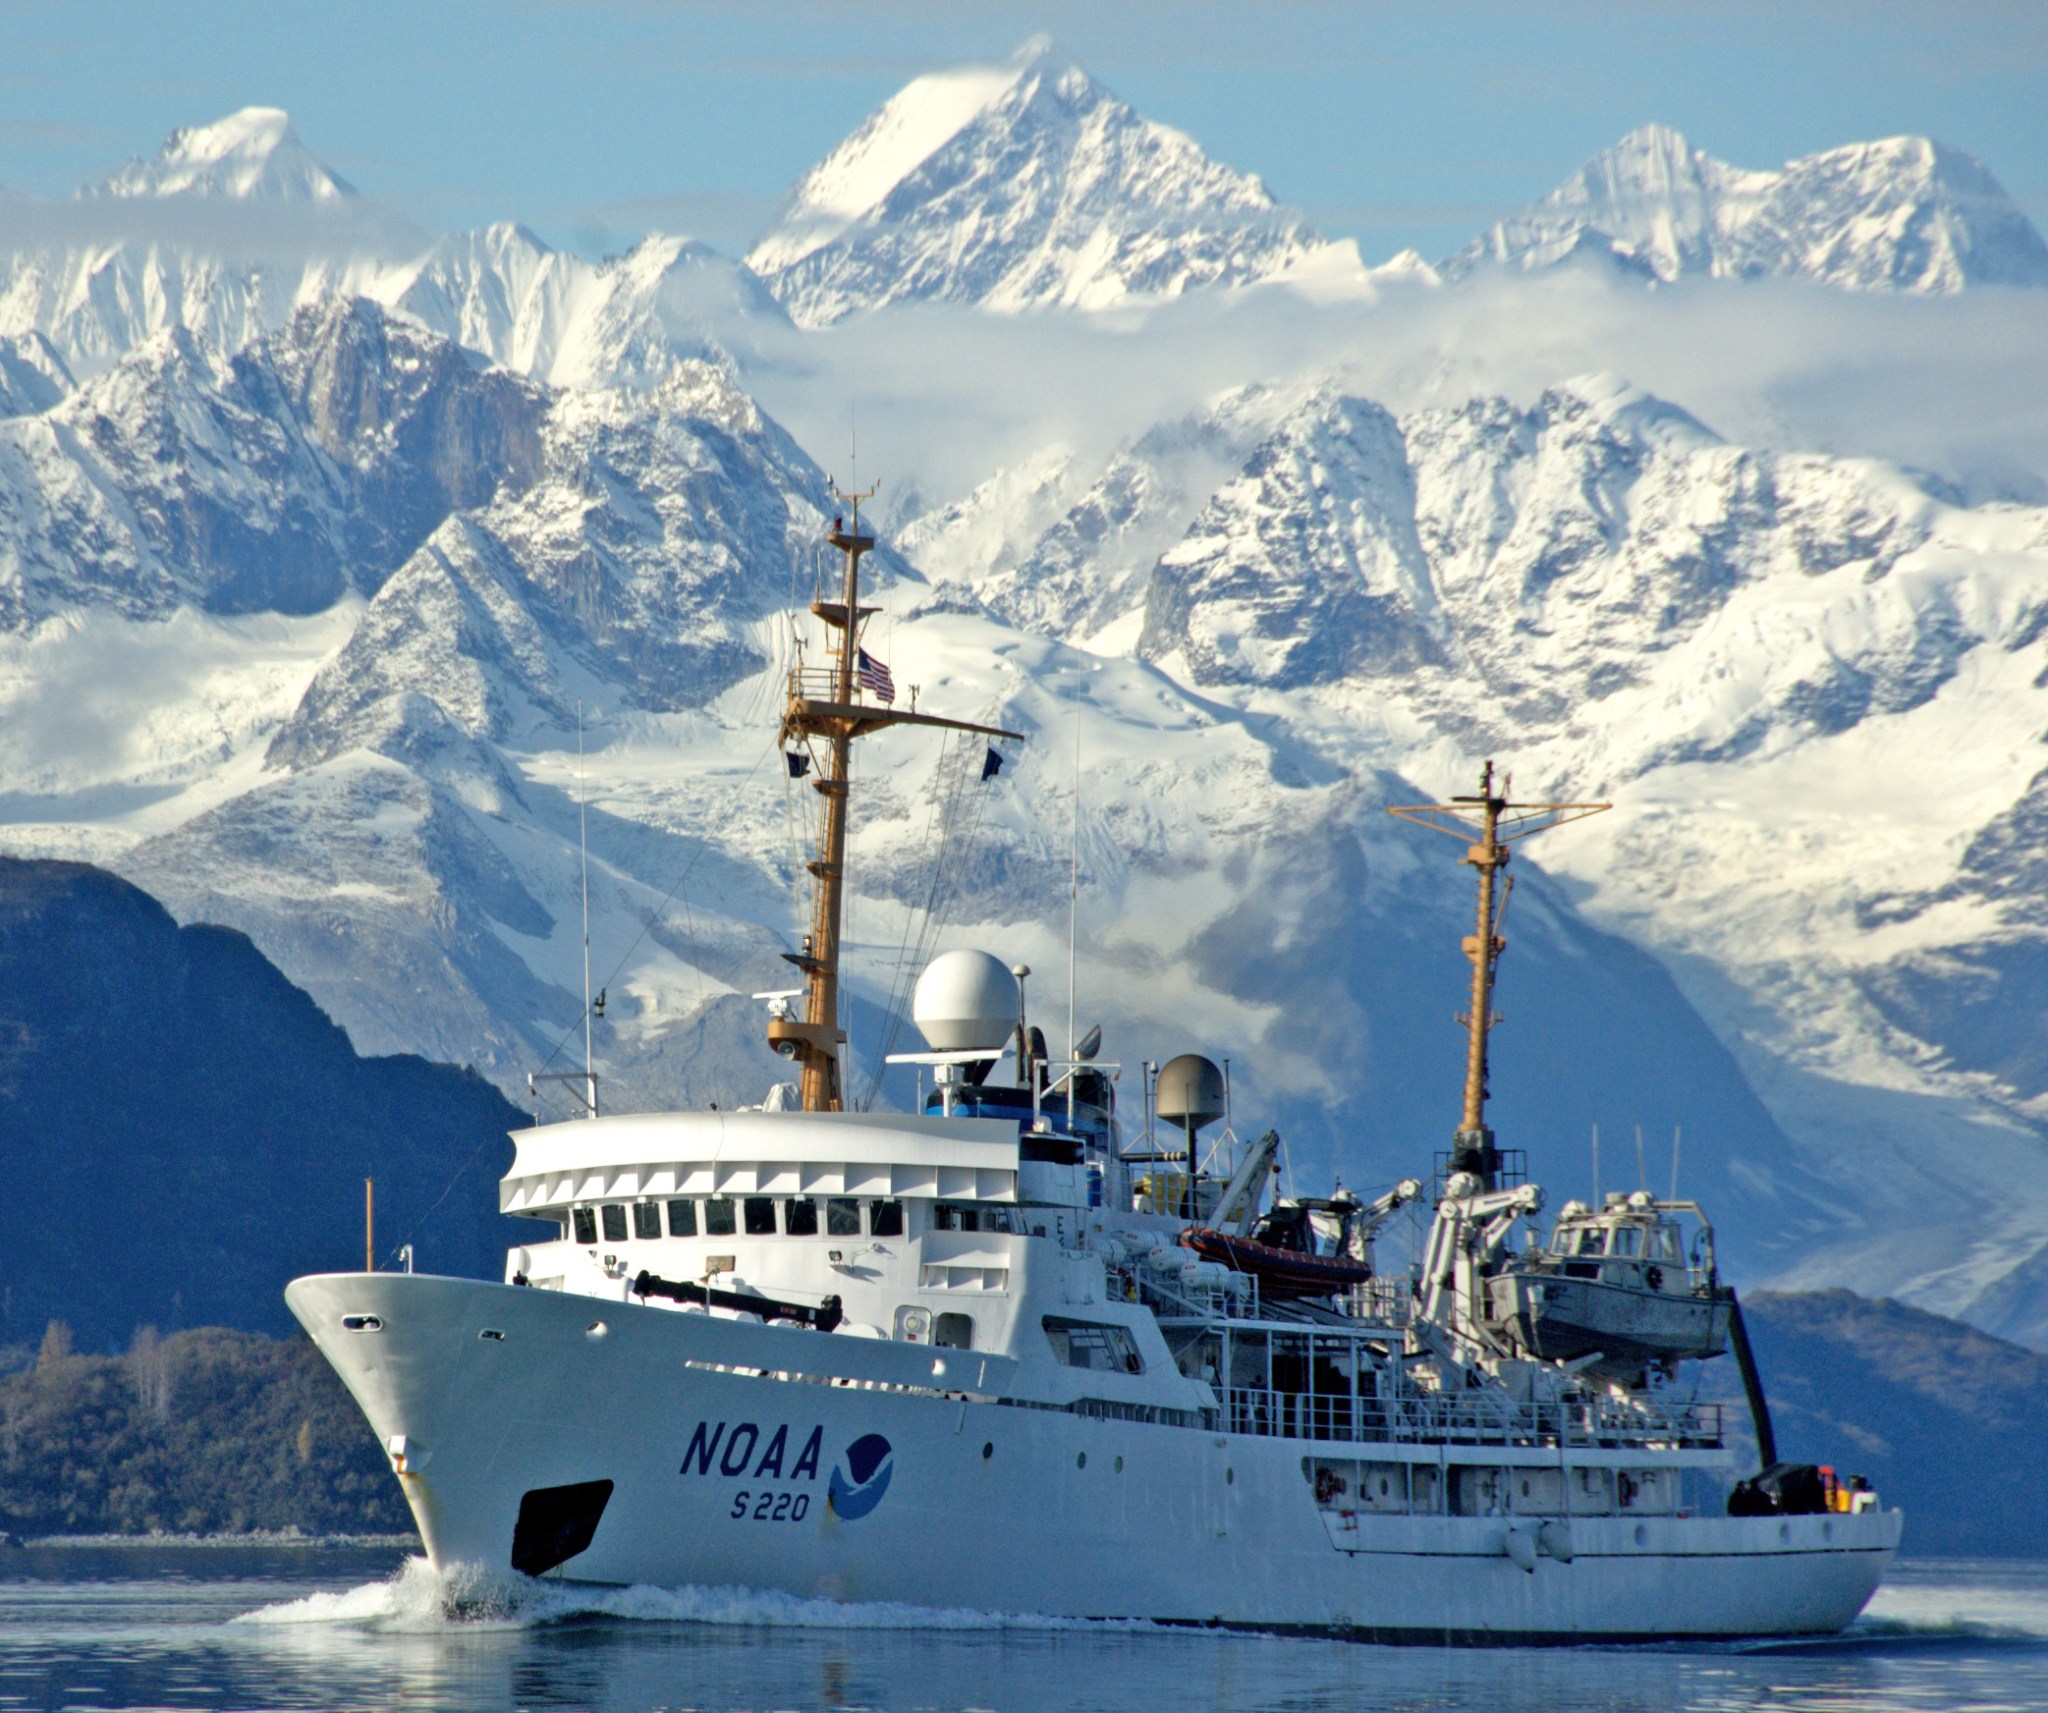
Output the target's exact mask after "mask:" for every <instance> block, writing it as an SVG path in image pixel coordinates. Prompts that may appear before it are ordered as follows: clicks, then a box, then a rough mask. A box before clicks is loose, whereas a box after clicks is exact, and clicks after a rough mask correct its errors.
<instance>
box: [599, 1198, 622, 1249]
mask: <svg viewBox="0 0 2048 1713" xmlns="http://www.w3.org/2000/svg"><path fill="white" fill-rule="evenodd" d="M598 1212H599V1213H600V1214H601V1215H602V1223H603V1225H604V1240H605V1242H607V1243H623V1242H625V1241H626V1204H625V1203H624V1202H618V1201H608V1202H606V1203H605V1204H604V1206H603V1207H601V1208H600V1209H598Z"/></svg>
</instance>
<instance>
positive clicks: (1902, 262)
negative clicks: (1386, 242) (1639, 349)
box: [1443, 124, 2048, 293]
mask: <svg viewBox="0 0 2048 1713" xmlns="http://www.w3.org/2000/svg"><path fill="white" fill-rule="evenodd" d="M1587 254H1595V255H1599V254H1605V255H1606V256H1607V257H1609V258H1610V259H1611V260H1613V261H1615V262H1618V263H1620V264H1621V265H1622V266H1623V267H1625V268H1628V269H1631V270H1633V271H1635V272H1638V273H1643V274H1647V275H1649V276H1650V277H1651V278H1653V279H1656V280H1660V281H1666V282H1669V281H1672V280H1676V279H1678V278H1679V277H1680V276H1681V275H1706V276H1708V277H1711V278H1721V279H1752V278H1758V277H1763V276H1767V275H1778V276H1788V277H1792V278H1800V279H1809V280H1814V281H1817V282H1819V283H1821V284H1826V285H1835V286H1842V287H1846V288H1848V289H1850V290H1854V291H1903V292H1915V293H1930V292H1931V293H1948V292H1956V291H1960V290H1962V289H1963V287H1964V286H1966V285H1985V284H1996V285H2048V245H2043V243H2042V241H2041V236H2040V234H2039V233H2038V232H2036V231H2035V230H2034V228H2033V226H2032V225H2031V224H2030V223H2029V221H2028V220H2027V217H2026V216H2025V215H2024V214H2023V213H2021V212H2020V210H2019V208H2018V207H2017V206H2016V205H2015V204H2014V203H2013V201H2012V199H2011V198H2010V197H2008V196H2007V195H2006V193H2005V191H2004V189H2003V187H2001V186H2000V184H1999V183H1998V181H1997V179H1995V178H1994V177H1992V175H1991V173H1990V172H1989V171H1988V170H1987V169H1986V168H1985V166H1984V164H1983V163H1982V162H1981V161H1979V160H1978V159H1977V158H1976V157H1975V156H1973V155H1970V154H1967V153H1965V152H1964V151H1963V150H1961V149H1954V148H1949V147H1947V146H1946V145H1943V144H1940V143H1936V142H1934V141H1932V140H1931V139H1929V138H1926V137H1888V138H1884V139H1881V140H1879V141H1877V142H1870V143H1851V144H1848V145H1846V146H1844V147H1842V148H1836V149H1827V150H1824V151H1822V152H1821V153H1819V154H1814V155H1806V156H1803V157H1802V158H1800V159H1799V160H1796V161H1791V162H1789V163H1787V164H1786V165H1785V166H1784V167H1782V168H1780V169H1779V170H1778V171H1776V172H1751V171H1747V170H1745V169H1743V168H1740V167H1733V166H1730V165H1728V164H1727V163H1726V162H1725V161H1718V160H1716V159H1714V157H1713V156H1711V155H1709V154H1707V153H1705V152H1704V151H1702V150H1699V149H1696V148H1694V147H1693V146H1692V144H1691V143H1690V142H1689V141H1688V140H1687V139H1686V138H1685V137H1684V136H1683V135H1682V134H1681V133H1680V132H1678V131H1676V130H1673V129H1672V128H1671V127H1669V126H1667V125H1655V124H1652V125H1641V126H1638V127H1637V128H1636V129H1635V130H1633V131H1631V132H1629V134H1628V135H1627V136H1625V137H1623V138H1622V139H1621V141H1620V142H1618V143H1616V144H1614V145H1613V146H1612V147H1611V148H1607V149H1603V150H1602V151H1601V152H1600V153H1599V154H1597V155H1595V156H1594V157H1593V158H1592V159H1591V160H1589V161H1587V162H1586V164H1585V165H1584V166H1582V167H1581V168H1580V169H1579V170H1578V171H1577V172H1576V173H1574V174H1573V175H1572V176H1571V177H1570V178H1568V179H1566V180H1565V181H1564V183H1563V184H1561V185H1559V186H1558V187H1557V188H1556V189H1555V190H1553V191H1551V192H1550V193H1549V195H1547V196H1545V197H1543V198H1541V199H1540V200H1538V201H1536V202H1534V203H1531V204H1530V205H1529V206H1528V207H1527V208H1525V209H1523V210H1522V212H1521V213H1520V214H1517V215H1515V216H1513V217H1512V218H1510V219H1507V220H1503V221H1501V222H1500V223H1499V224H1498V225H1496V226H1495V227H1494V228H1493V229H1492V230H1491V231H1489V232H1486V233H1484V234H1482V235H1481V236H1480V237H1478V238H1476V239H1474V240H1473V242H1472V243H1470V244H1469V245H1467V246H1466V247H1465V248H1464V249H1463V250H1461V251H1459V252H1458V254H1457V255H1455V256H1453V257H1451V258H1450V259H1449V260H1448V261H1446V262H1445V263H1444V267H1443V271H1444V272H1445V274H1446V275H1448V276H1450V277H1452V278H1456V277H1458V276H1460V275H1463V274H1467V273H1470V272H1471V271H1472V270H1473V269H1474V268H1476V267H1480V266H1482V265H1485V264H1487V263H1494V264H1501V265H1505V266H1508V267H1512V268H1518V269H1522V270H1525V271H1526V270H1530V269H1536V268H1545V267H1550V266H1552V265H1554V264H1556V263H1558V262H1562V261H1566V260H1569V259H1571V258H1574V257H1577V256H1583V255H1587Z"/></svg>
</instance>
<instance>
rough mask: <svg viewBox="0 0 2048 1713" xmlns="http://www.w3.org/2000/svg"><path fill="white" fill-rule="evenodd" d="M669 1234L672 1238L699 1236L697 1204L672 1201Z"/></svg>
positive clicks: (669, 1211) (669, 1209)
mask: <svg viewBox="0 0 2048 1713" xmlns="http://www.w3.org/2000/svg"><path fill="white" fill-rule="evenodd" d="M668 1234H669V1236H671V1237H695V1236H696V1235H697V1204H696V1203H695V1202H693V1201H672V1202H670V1203H669V1204H668Z"/></svg>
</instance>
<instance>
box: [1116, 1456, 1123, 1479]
mask: <svg viewBox="0 0 2048 1713" xmlns="http://www.w3.org/2000/svg"><path fill="white" fill-rule="evenodd" d="M1116 1472H1117V1473H1118V1474H1119V1475H1121V1474H1122V1473H1123V1472H1124V1460H1123V1459H1122V1458H1121V1457H1119V1458H1118V1459H1117V1460H1116Z"/></svg>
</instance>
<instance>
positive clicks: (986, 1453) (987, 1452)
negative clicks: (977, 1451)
mask: <svg viewBox="0 0 2048 1713" xmlns="http://www.w3.org/2000/svg"><path fill="white" fill-rule="evenodd" d="M995 1454H996V1447H995V1441H994V1440H989V1441H988V1442H986V1443H985V1444H984V1445H983V1446H982V1448H981V1460H982V1462H984V1463H986V1462H987V1461H988V1460H989V1459H990V1458H991V1457H993V1456H995Z"/></svg>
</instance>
